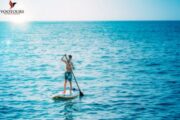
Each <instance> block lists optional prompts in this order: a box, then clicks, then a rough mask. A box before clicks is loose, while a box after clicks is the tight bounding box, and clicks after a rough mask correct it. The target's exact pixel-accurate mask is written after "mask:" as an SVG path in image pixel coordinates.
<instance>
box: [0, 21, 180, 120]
mask: <svg viewBox="0 0 180 120" xmlns="http://www.w3.org/2000/svg"><path fill="white" fill-rule="evenodd" d="M65 53H66V54H72V56H73V62H74V65H75V70H74V74H75V76H76V78H77V81H78V83H79V85H80V88H81V89H82V91H83V93H84V94H85V96H84V97H82V98H76V99H73V100H69V101H53V100H52V99H51V96H52V95H54V94H55V93H57V92H59V91H62V90H63V83H64V70H65V69H64V67H65V66H64V64H63V63H62V62H61V61H60V59H61V57H62V55H64V54H65ZM73 86H74V87H76V84H75V83H73ZM179 101H180V22H178V21H174V22H168V21H157V22H155V21H154V22H150V21H149V22H148V21H146V22H143V21H137V22H133V21H132V22H31V23H26V24H13V23H8V22H0V119H2V120H8V119H9V120H10V119H12V120H15V119H30V120H32V119H43V120H44V119H59V120H61V119H62V120H63V119H64V120H120V119H122V120H178V119H179V118H180V102H179Z"/></svg>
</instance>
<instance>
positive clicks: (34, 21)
mask: <svg viewBox="0 0 180 120" xmlns="http://www.w3.org/2000/svg"><path fill="white" fill-rule="evenodd" d="M131 21H132V22H133V21H134V22H136V21H137V22H138V21H140V22H143V21H144V22H146V21H147V22H148V21H149V22H153V21H154V22H156V21H157V22H158V21H164V22H165V21H167V22H168V21H169V22H170V21H172V22H173V21H180V20H28V21H25V22H131ZM0 22H13V21H11V20H0Z"/></svg>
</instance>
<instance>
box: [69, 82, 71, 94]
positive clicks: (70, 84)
mask: <svg viewBox="0 0 180 120" xmlns="http://www.w3.org/2000/svg"><path fill="white" fill-rule="evenodd" d="M69 84H70V94H72V82H71V81H69Z"/></svg>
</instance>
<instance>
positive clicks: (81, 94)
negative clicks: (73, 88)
mask: <svg viewBox="0 0 180 120" xmlns="http://www.w3.org/2000/svg"><path fill="white" fill-rule="evenodd" d="M65 58H66V60H67V63H68V58H67V56H66V55H65ZM68 64H69V63H68ZM71 72H72V74H73V77H74V80H75V82H76V85H77V87H78V89H79V92H80V96H83V93H82V91H81V89H80V87H79V85H78V82H77V80H76V77H75V75H74V72H73V70H71Z"/></svg>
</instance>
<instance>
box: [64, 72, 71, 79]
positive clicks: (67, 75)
mask: <svg viewBox="0 0 180 120" xmlns="http://www.w3.org/2000/svg"><path fill="white" fill-rule="evenodd" d="M64 76H65V80H68V81H71V80H72V73H71V72H65V74H64Z"/></svg>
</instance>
